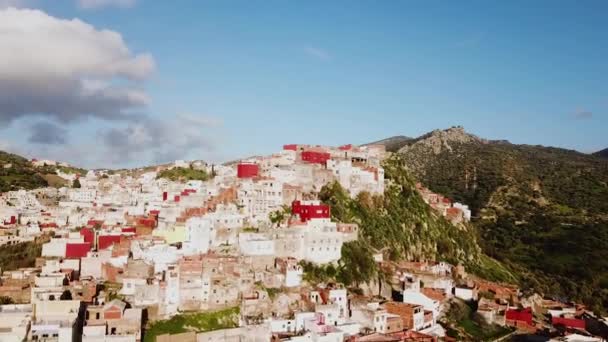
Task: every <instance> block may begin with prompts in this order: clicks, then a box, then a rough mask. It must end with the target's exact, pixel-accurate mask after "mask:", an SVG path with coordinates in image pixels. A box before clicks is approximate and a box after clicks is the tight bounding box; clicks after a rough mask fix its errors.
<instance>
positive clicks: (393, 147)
mask: <svg viewBox="0 0 608 342" xmlns="http://www.w3.org/2000/svg"><path fill="white" fill-rule="evenodd" d="M410 141H412V138H410V137H406V136H404V135H396V136H394V137H390V138H386V139H382V140H378V141H374V142H371V143H367V144H364V145H363V146H367V145H384V146H385V147H386V150H387V151H389V152H397V151H398V150H399V149H400V148H402V147H403V146H405V145H407V144H408V143H409V142H410Z"/></svg>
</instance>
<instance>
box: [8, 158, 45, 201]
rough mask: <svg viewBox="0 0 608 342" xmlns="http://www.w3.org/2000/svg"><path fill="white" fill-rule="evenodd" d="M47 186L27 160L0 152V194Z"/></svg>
mask: <svg viewBox="0 0 608 342" xmlns="http://www.w3.org/2000/svg"><path fill="white" fill-rule="evenodd" d="M45 186H47V182H46V180H45V179H44V178H42V177H41V176H40V173H39V172H38V170H36V168H34V167H33V166H32V164H31V163H30V161H29V160H27V159H25V158H23V157H20V156H18V155H15V154H11V153H6V152H2V151H0V192H6V191H12V190H19V189H27V190H29V189H36V188H40V187H45Z"/></svg>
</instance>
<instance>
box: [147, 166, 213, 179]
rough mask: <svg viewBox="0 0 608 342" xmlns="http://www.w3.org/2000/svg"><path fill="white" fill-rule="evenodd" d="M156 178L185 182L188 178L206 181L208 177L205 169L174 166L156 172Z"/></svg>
mask: <svg viewBox="0 0 608 342" xmlns="http://www.w3.org/2000/svg"><path fill="white" fill-rule="evenodd" d="M156 178H167V179H170V180H172V181H180V182H187V181H190V180H201V181H206V180H208V179H209V178H210V177H209V175H208V174H207V172H206V171H205V170H195V169H192V168H184V167H174V168H172V169H167V170H163V171H161V172H159V173H158V176H157V177H156Z"/></svg>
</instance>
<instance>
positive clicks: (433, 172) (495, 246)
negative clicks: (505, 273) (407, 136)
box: [399, 127, 608, 308]
mask: <svg viewBox="0 0 608 342" xmlns="http://www.w3.org/2000/svg"><path fill="white" fill-rule="evenodd" d="M399 154H400V155H401V156H403V158H404V159H405V162H406V165H407V168H408V169H409V170H410V171H411V172H412V173H413V175H414V177H416V179H417V180H419V181H421V182H422V183H423V184H424V185H425V186H427V187H429V188H430V189H431V190H432V191H434V192H438V193H441V194H444V195H446V196H448V197H450V198H452V199H454V200H456V201H459V202H463V203H465V204H468V205H469V206H470V207H471V209H472V211H473V215H474V219H473V222H472V224H473V225H474V226H475V228H476V230H477V234H478V237H479V241H480V242H481V245H482V248H483V251H484V252H485V253H486V254H488V255H489V256H491V257H494V258H496V259H498V260H499V261H501V262H503V263H505V264H507V265H509V266H510V267H511V268H512V269H515V270H517V271H519V272H520V274H522V285H524V287H527V288H532V289H534V290H537V291H538V292H541V293H544V294H547V295H551V296H563V297H567V298H571V299H574V300H580V301H583V302H585V303H587V304H588V305H590V306H593V307H595V308H602V307H607V306H608V276H602V274H608V262H605V261H604V260H608V253H607V252H605V251H606V250H608V203H607V202H606V201H605V199H606V198H608V161H607V160H604V159H600V158H597V157H595V156H592V155H589V154H584V153H581V152H577V151H572V150H566V149H561V148H555V147H544V146H532V145H516V144H510V143H504V142H501V141H490V140H485V139H481V138H477V137H476V136H474V135H471V134H469V133H466V132H465V131H464V129H462V128H459V127H457V128H450V129H448V130H443V131H433V132H430V133H429V134H427V135H425V136H424V137H422V138H420V139H417V141H416V142H415V143H413V144H410V145H409V146H405V147H403V148H401V149H400V150H399ZM581 265H585V267H584V268H582V267H581ZM573 275H574V277H572V276H573Z"/></svg>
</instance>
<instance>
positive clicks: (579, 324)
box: [551, 317, 587, 330]
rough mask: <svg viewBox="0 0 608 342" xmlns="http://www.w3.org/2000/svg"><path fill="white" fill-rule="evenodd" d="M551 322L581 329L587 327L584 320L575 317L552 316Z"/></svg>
mask: <svg viewBox="0 0 608 342" xmlns="http://www.w3.org/2000/svg"><path fill="white" fill-rule="evenodd" d="M551 323H552V324H553V325H563V326H565V327H568V328H577V329H583V330H585V329H586V328H587V326H586V324H585V321H584V320H582V319H576V318H564V317H552V318H551Z"/></svg>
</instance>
